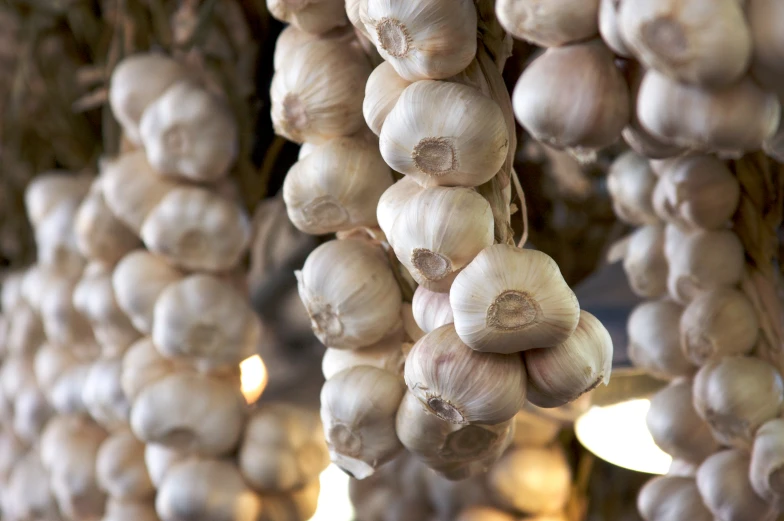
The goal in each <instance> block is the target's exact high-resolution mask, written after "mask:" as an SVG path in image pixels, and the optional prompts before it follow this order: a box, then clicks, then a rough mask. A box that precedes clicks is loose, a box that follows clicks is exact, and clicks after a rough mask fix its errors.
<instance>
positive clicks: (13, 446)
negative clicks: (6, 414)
mask: <svg viewBox="0 0 784 521" xmlns="http://www.w3.org/2000/svg"><path fill="white" fill-rule="evenodd" d="M0 432H1V434H0V480H2V482H3V483H6V484H7V483H8V478H9V476H10V474H11V472H12V471H13V468H14V466H15V464H16V463H17V462H18V461H19V460H21V459H22V458H23V457H24V454H25V452H24V451H25V448H26V447H25V445H24V443H23V442H22V440H20V439H19V438H18V437H17V436H16V434H14V433H13V431H11V430H10V429H9V428H8V427H3V429H2V431H0Z"/></svg>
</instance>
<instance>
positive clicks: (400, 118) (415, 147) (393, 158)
mask: <svg viewBox="0 0 784 521" xmlns="http://www.w3.org/2000/svg"><path fill="white" fill-rule="evenodd" d="M459 1H460V3H461V4H462V3H463V0H459ZM434 5H436V4H434ZM471 9H472V10H473V7H472V8H471ZM379 138H380V145H379V146H380V148H381V155H382V156H383V157H384V160H385V161H386V162H387V164H388V165H389V166H390V167H392V169H393V170H396V171H398V172H401V173H403V174H406V175H410V176H412V177H414V179H416V180H417V182H418V183H419V184H421V185H422V186H435V185H441V186H478V185H480V184H482V183H484V182H486V181H489V180H490V179H491V178H492V177H493V176H494V175H495V174H496V173H497V172H498V170H499V169H500V168H501V166H502V165H503V164H504V161H506V156H507V151H508V148H509V139H510V136H509V131H508V129H507V126H506V122H505V120H504V114H503V112H502V111H501V107H499V106H498V104H497V103H496V102H495V101H493V100H492V99H491V98H490V97H488V96H485V95H484V94H482V92H480V91H479V90H478V89H476V88H474V87H470V86H468V85H461V84H459V83H450V82H445V81H418V82H416V83H413V84H411V85H409V86H408V87H406V89H405V90H404V91H403V93H402V94H401V95H400V98H399V99H398V100H397V103H396V104H395V107H394V108H393V109H392V111H391V112H390V113H389V114H388V115H387V118H386V121H385V122H384V126H383V128H382V129H381V134H380V136H379Z"/></svg>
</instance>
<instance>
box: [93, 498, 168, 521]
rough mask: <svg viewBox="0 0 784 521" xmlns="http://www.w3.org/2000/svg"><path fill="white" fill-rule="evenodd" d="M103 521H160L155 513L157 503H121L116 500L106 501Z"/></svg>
mask: <svg viewBox="0 0 784 521" xmlns="http://www.w3.org/2000/svg"><path fill="white" fill-rule="evenodd" d="M103 521H159V520H158V515H157V514H156V513H155V502H154V501H151V500H145V501H121V500H118V499H114V498H109V499H107V500H106V512H104V515H103Z"/></svg>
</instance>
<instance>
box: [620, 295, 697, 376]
mask: <svg viewBox="0 0 784 521" xmlns="http://www.w3.org/2000/svg"><path fill="white" fill-rule="evenodd" d="M682 314H683V307H681V306H680V305H679V304H677V303H675V302H673V301H671V300H668V299H662V300H653V301H649V302H643V303H642V304H639V305H638V306H637V307H636V308H634V311H632V314H631V315H630V316H629V321H628V323H627V326H626V331H627V333H628V335H629V347H628V350H629V358H630V359H631V361H632V363H633V364H634V365H635V366H636V367H639V368H640V369H644V370H645V371H646V372H648V373H650V374H651V375H652V376H653V377H655V378H659V379H662V380H671V379H673V378H677V377H678V376H688V375H691V374H694V372H695V371H696V370H697V368H696V367H695V366H694V365H692V363H691V362H690V361H689V359H688V358H686V356H685V354H684V352H683V349H681V337H680V321H681V315H682Z"/></svg>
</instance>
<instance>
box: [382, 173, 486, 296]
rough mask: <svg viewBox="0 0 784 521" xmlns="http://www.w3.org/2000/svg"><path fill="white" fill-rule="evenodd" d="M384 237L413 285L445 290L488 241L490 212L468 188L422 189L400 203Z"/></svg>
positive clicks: (433, 289) (480, 197) (447, 289)
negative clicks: (400, 207) (414, 281)
mask: <svg viewBox="0 0 784 521" xmlns="http://www.w3.org/2000/svg"><path fill="white" fill-rule="evenodd" d="M387 239H388V240H389V243H390V244H391V245H392V247H393V249H394V250H395V255H396V256H397V258H398V260H399V261H400V263H401V264H402V265H403V266H405V267H406V269H408V272H409V273H410V274H411V276H412V277H413V278H414V280H416V281H417V283H419V284H421V285H423V286H425V287H426V288H427V289H430V290H432V291H438V292H447V291H449V286H451V284H452V281H453V280H455V277H456V276H457V274H458V273H459V272H460V270H461V269H463V267H465V266H466V265H467V264H468V263H469V262H471V260H472V259H473V258H474V257H475V256H476V255H477V254H478V253H479V252H481V251H482V250H483V249H484V248H486V247H488V246H490V245H492V244H493V212H492V210H491V208H490V204H489V203H488V202H487V201H486V200H485V199H484V198H483V197H482V196H481V195H479V194H478V193H476V192H475V191H473V190H470V189H468V188H462V187H452V188H446V187H432V188H428V189H426V190H423V191H421V192H419V193H417V194H416V195H414V196H413V197H411V198H410V199H409V200H408V201H407V202H406V203H405V205H404V206H403V208H402V210H401V212H400V214H399V215H398V218H397V219H396V220H395V224H394V225H393V226H392V229H391V230H390V233H389V235H388V236H387Z"/></svg>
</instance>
